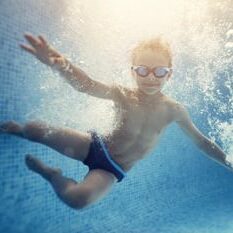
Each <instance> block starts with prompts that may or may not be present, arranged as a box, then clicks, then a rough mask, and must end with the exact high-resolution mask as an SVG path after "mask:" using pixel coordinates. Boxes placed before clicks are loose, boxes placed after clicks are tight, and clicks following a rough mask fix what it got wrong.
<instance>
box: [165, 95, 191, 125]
mask: <svg viewBox="0 0 233 233" xmlns="http://www.w3.org/2000/svg"><path fill="white" fill-rule="evenodd" d="M165 102H166V106H167V108H168V110H169V112H171V113H172V116H173V120H174V121H177V120H179V118H181V117H182V116H183V115H185V114H187V110H186V107H185V106H184V104H182V103H180V102H178V101H177V100H175V99H173V98H171V97H169V96H166V98H165Z"/></svg>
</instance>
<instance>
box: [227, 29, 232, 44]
mask: <svg viewBox="0 0 233 233" xmlns="http://www.w3.org/2000/svg"><path fill="white" fill-rule="evenodd" d="M226 38H227V40H232V41H233V29H230V30H228V31H227V33H226Z"/></svg>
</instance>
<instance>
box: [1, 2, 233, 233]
mask: <svg viewBox="0 0 233 233" xmlns="http://www.w3.org/2000/svg"><path fill="white" fill-rule="evenodd" d="M96 2H97V3H98V4H96V3H95V4H96V5H95V6H94V7H93V5H92V3H91V1H85V3H84V1H77V2H75V1H70V2H69V4H68V3H67V2H66V1H63V0H59V1H55V0H51V1H45V0H41V1H39V2H38V1H35V0H21V1H13V0H9V1H7V0H0V120H1V121H4V120H9V119H12V120H16V121H19V122H21V123H24V122H26V121H27V120H31V119H42V120H45V121H48V122H49V123H51V124H54V125H61V124H62V125H66V126H70V127H73V128H77V129H81V130H87V129H88V128H89V127H90V128H93V127H95V128H97V129H98V130H99V131H102V132H106V131H107V130H108V128H109V127H110V126H111V125H112V124H113V120H112V116H113V113H112V110H111V103H109V102H107V101H106V102H105V101H103V100H96V99H95V98H92V97H88V96H86V95H84V94H80V93H75V91H74V90H73V89H72V88H70V87H69V86H68V85H67V84H65V83H63V81H62V80H61V79H59V77H57V75H56V74H53V72H52V71H50V70H48V68H47V67H45V66H44V65H43V64H40V63H38V62H36V60H35V59H34V58H33V57H32V56H30V55H29V54H26V53H25V52H23V51H22V50H20V48H19V47H18V43H19V42H22V41H23V36H22V35H23V33H24V32H25V31H30V32H32V33H35V34H40V33H43V34H45V35H46V36H47V37H48V38H49V40H50V41H53V43H54V45H56V47H58V48H59V49H60V51H62V52H64V53H67V54H68V55H69V57H70V58H72V59H73V61H76V62H78V60H79V59H83V60H84V62H80V64H81V65H82V67H83V68H86V70H89V71H90V73H91V74H92V75H95V72H96V77H97V79H99V80H100V79H103V80H104V81H106V82H110V81H111V80H112V79H114V78H116V79H117V77H119V76H121V74H122V73H121V71H120V70H121V69H123V70H124V67H125V65H124V64H123V63H121V62H119V60H120V59H118V57H117V56H118V55H117V54H118V53H119V54H120V53H121V52H122V50H124V48H126V47H127V46H128V45H130V43H131V41H134V37H133V35H136V33H135V31H134V30H132V31H130V30H129V33H128V34H127V33H126V31H124V30H125V29H127V26H126V24H127V22H128V24H129V26H128V28H136V27H135V24H134V22H133V21H131V20H130V19H129V21H126V22H125V24H124V25H123V24H119V25H120V26H118V27H115V28H114V25H111V27H109V28H106V27H104V26H105V21H104V20H106V24H107V23H109V22H110V23H111V22H114V20H113V21H111V20H110V19H111V17H110V16H112V14H111V12H110V13H109V12H108V10H109V11H110V10H111V9H110V8H108V10H105V11H104V10H103V9H104V7H105V6H103V5H101V0H99V1H96ZM119 2H120V1H119ZM207 2H208V1H207ZM228 3H229V1H226V4H228ZM74 4H76V5H75V7H74ZM102 4H103V2H102ZM112 4H115V7H116V5H117V3H113V2H112ZM119 4H120V3H119ZM121 4H122V6H124V3H122V2H121ZM190 4H191V3H190ZM106 7H110V3H109V2H108V4H107V5H106ZM212 7H214V6H212ZM225 7H226V5H225ZM211 9H212V11H213V12H214V9H213V8H211ZM224 9H225V8H224ZM64 12H66V13H67V14H65V13H64ZM74 12H75V13H74ZM125 12H127V9H124V11H119V9H118V8H117V9H116V12H115V16H116V18H119V20H120V17H121V13H122V15H123V16H124V14H125ZM72 13H73V14H72ZM92 13H93V14H96V15H95V17H93V15H92ZM77 14H79V15H81V16H82V18H81V16H80V18H79V17H77ZM123 16H122V17H123ZM75 17H76V18H75ZM112 17H113V16H112ZM219 19H221V20H222V21H224V20H225V21H227V20H228V22H229V17H228V18H227V16H226V19H224V18H221V15H220V16H219ZM101 20H102V21H101ZM119 22H121V21H119ZM119 22H118V23H119ZM186 22H187V21H186ZM190 22H192V20H191V21H190ZM131 24H132V25H134V27H133V26H132V27H131ZM187 24H188V23H187ZM194 26H195V25H194ZM171 27H172V25H171ZM222 27H224V25H223V26H222ZM101 28H102V30H103V31H101ZM97 29H98V30H97ZM228 29H229V27H227V26H226V28H225V29H224V30H225V31H227V30H228ZM121 30H122V31H121ZM135 30H137V29H135ZM206 30H207V27H206ZM208 30H209V29H208ZM224 30H223V31H224ZM168 31H171V30H168ZM101 33H103V35H104V36H106V35H107V36H106V37H105V39H106V41H103V37H101V36H102V34H101ZM108 33H109V34H108ZM114 33H115V34H114ZM134 33H135V34H134ZM179 33H180V32H179ZM179 33H178V32H177V33H176V36H175V38H174V39H176V40H177V41H182V40H183V42H180V44H181V45H182V43H184V45H185V44H186V43H187V41H186V39H187V38H188V36H187V35H186V37H185V36H184V34H183V37H179ZM190 33H191V32H190ZM199 33H200V31H199ZM110 34H111V35H112V38H110V39H114V38H117V40H116V41H115V42H114V44H113V43H112V44H111V43H110V42H111V41H110V39H108V38H109V37H108V36H110ZM126 34H127V35H126ZM220 34H221V33H220ZM71 35H72V36H73V37H71ZM117 35H118V36H117ZM196 35H197V33H195V35H194V34H192V35H190V38H192V36H193V38H195V36H196ZM114 36H115V37H114ZM127 36H129V39H127V40H126V43H125V44H124V45H123V44H122V41H124V39H125V38H126V37H127ZM110 37H111V36H110ZM216 38H217V37H213V38H212V40H217V39H216ZM118 39H119V41H118ZM197 39H198V38H197ZM77 41H78V42H77ZM217 41H218V42H221V40H217ZM203 43H204V41H203ZM114 45H115V46H114ZM119 45H122V48H120V49H119ZM199 46H201V44H199ZM216 46H219V45H216ZM190 47H191V46H190ZM190 47H188V46H187V47H186V50H185V51H188V49H189V48H190ZM176 50H177V51H178V50H179V47H178V48H176ZM219 50H220V47H219ZM97 51H98V52H97ZM111 51H113V53H114V54H111ZM212 52H213V50H211V52H209V50H208V49H206V50H205V52H204V53H203V54H207V55H208V56H209V57H205V58H203V60H208V59H209V58H210V57H211V56H214V55H213V54H214V53H212ZM180 53H181V54H182V56H181V55H180V56H181V58H180V57H179V56H178V58H176V59H177V60H176V67H177V71H176V75H177V76H174V79H175V80H178V81H174V83H173V84H176V86H175V87H176V88H171V86H170V87H169V88H168V89H167V90H166V91H167V92H168V93H169V94H170V95H171V96H174V97H176V99H178V100H179V101H181V102H183V103H185V104H186V105H187V107H188V109H189V111H190V114H191V116H192V118H193V121H194V122H195V124H196V125H197V126H198V128H200V129H201V131H202V132H203V133H205V134H206V135H214V137H215V139H216V142H217V143H219V144H220V146H222V147H224V148H225V147H227V146H231V145H232V140H229V138H232V134H230V135H229V134H228V138H226V139H225V141H224V140H221V134H220V133H219V134H218V132H219V131H218V132H215V124H209V121H208V120H211V119H212V120H214V119H218V120H219V122H221V123H223V122H225V123H228V124H229V126H231V119H232V105H231V104H230V102H228V100H229V99H230V98H232V96H231V95H232V92H230V91H229V89H227V88H226V86H225V85H224V82H223V80H226V78H227V77H226V76H227V75H226V72H228V73H227V74H230V76H231V77H232V73H231V72H232V69H229V67H225V68H224V69H223V70H222V69H221V68H222V67H223V65H222V66H221V64H220V66H217V65H216V64H215V63H212V65H213V67H214V70H212V71H211V72H212V74H213V75H214V76H215V80H216V81H215V83H216V86H215V88H217V89H218V90H219V91H220V94H219V95H211V96H210V95H207V94H209V93H210V92H208V91H209V90H208V88H207V91H203V88H204V85H202V86H199V87H200V88H197V86H195V85H196V83H195V82H197V80H196V79H194V76H192V75H193V74H192V73H191V71H190V70H191V68H192V67H191V66H192V65H193V66H194V65H195V64H197V63H201V65H200V66H201V67H203V66H204V65H203V63H202V61H203V60H201V59H202V58H200V57H201V56H202V54H201V55H200V57H198V56H199V55H198V56H197V55H196V56H197V57H196V58H195V59H196V60H195V61H192V60H191V59H190V57H188V55H187V54H185V52H184V51H183V50H180ZM112 55H115V56H112ZM192 55H193V56H195V53H194V52H193V54H192ZM207 55H206V56H207ZM99 57H101V58H102V59H100V58H99ZM198 58H200V60H198ZM211 58H212V57H211ZM114 59H115V60H114ZM182 59H183V60H182ZM222 59H223V58H222ZM182 61H183V62H182ZM208 61H210V60H208ZM181 63H182V64H183V65H182V64H181ZM97 64H98V65H97ZM105 64H106V65H105ZM109 64H111V65H110V66H109ZM117 65H119V69H118V68H117V67H115V66H117ZM225 65H226V64H225ZM216 67H220V68H218V69H216ZM178 68H179V69H178ZM184 68H185V69H186V70H188V71H189V72H190V73H189V74H190V77H191V78H192V80H194V81H193V83H191V84H192V85H190V86H189V88H187V86H185V85H186V84H185V83H183V82H182V83H179V82H180V81H181V80H183V79H184V78H186V79H185V80H189V81H190V79H189V78H190V77H188V76H185V75H184V76H181V73H182V72H183V71H184V70H183V71H182V69H184ZM103 71H104V72H105V73H104V74H105V77H102V76H103V75H102V73H103ZM181 71H182V72H181ZM206 72H207V71H206ZM229 72H230V73H229ZM183 74H184V72H183ZM205 74H206V73H205ZM124 75H125V73H124V72H123V76H124ZM109 76H111V78H108V77H109ZM228 76H229V75H228ZM195 77H196V76H195ZM124 78H125V76H124ZM117 81H120V82H122V83H125V82H126V81H125V79H123V77H122V78H119V79H118V80H117ZM186 83H187V81H186ZM126 84H128V83H126ZM177 84H179V85H177ZM129 85H130V84H129ZM230 85H232V82H230ZM231 87H232V86H231ZM194 88H195V89H194ZM181 90H182V91H181ZM207 92H208V93H207ZM206 93H207V94H206ZM187 94H188V95H187ZM186 95H187V96H186ZM210 97H211V98H212V97H213V100H212V101H210V100H211V98H210ZM206 101H208V102H206ZM218 101H219V102H218ZM207 103H208V104H207ZM192 104H193V105H192ZM224 104H225V105H224ZM221 106H222V107H223V106H226V107H227V108H228V110H227V111H226V112H224V111H220V110H219V109H220V107H221ZM100 109H101V110H100ZM218 111H219V114H217V112H218ZM108 119H109V120H108ZM225 131H226V128H225ZM222 135H224V134H222ZM227 140H229V142H228V141H227ZM226 141H227V142H226ZM225 142H226V143H225ZM229 143H231V145H229ZM27 153H32V154H35V155H37V156H38V157H39V158H40V159H42V160H43V161H45V162H46V163H48V164H50V165H51V166H54V167H60V168H62V170H63V173H64V174H65V175H66V176H69V177H72V178H74V179H76V180H82V178H83V177H84V175H85V173H86V172H87V167H85V166H84V165H83V164H81V163H78V162H76V161H74V160H70V159H68V158H65V157H62V156H61V155H60V154H59V153H57V152H55V151H53V150H52V149H50V148H47V147H45V146H43V145H40V144H36V143H32V142H29V141H26V140H23V139H19V138H16V137H14V136H9V135H0V180H1V183H0V190H1V195H0V201H1V205H0V232H4V233H25V232H26V233H27V232H33V233H37V232H38V233H39V232H43V233H51V232H56V233H71V232H72V233H73V232H74V233H81V232H82V233H89V232H90V233H99V232H111V233H113V232H114V233H118V232H122V233H137V232H145V233H219V232H221V233H232V232H233V185H232V183H233V182H232V181H233V173H231V172H230V171H229V170H227V169H225V168H224V167H222V166H220V165H219V164H217V163H215V162H214V161H212V160H210V159H209V158H208V157H206V156H204V154H203V153H202V152H200V151H199V150H198V148H197V147H195V146H194V145H193V144H192V143H191V141H190V139H188V138H187V137H186V136H185V135H184V133H183V132H182V131H181V130H180V129H179V128H178V126H177V125H175V124H172V125H170V126H169V128H167V130H166V132H165V134H164V135H163V137H162V139H161V141H160V143H159V145H158V147H157V149H156V150H155V151H154V152H153V154H152V155H150V156H148V157H147V158H145V159H144V160H143V161H140V162H139V163H138V164H137V165H136V166H135V167H134V168H133V169H132V170H131V171H130V172H129V173H128V177H127V178H125V179H124V181H123V182H121V183H117V184H116V185H115V186H114V187H113V189H112V191H111V192H110V193H109V194H108V196H106V197H105V198H104V199H102V200H101V201H100V202H98V203H96V204H94V205H92V206H90V207H88V208H86V209H83V210H79V211H75V210H72V209H70V208H69V207H67V206H66V205H64V204H63V203H62V202H61V201H60V200H59V199H58V198H57V197H56V195H55V194H54V192H53V191H52V188H51V187H50V186H49V184H48V183H46V182H45V181H44V180H43V179H41V177H39V176H38V175H36V174H34V173H32V172H30V171H29V170H27V168H26V166H25V164H24V156H25V154H27Z"/></svg>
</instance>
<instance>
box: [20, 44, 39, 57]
mask: <svg viewBox="0 0 233 233" xmlns="http://www.w3.org/2000/svg"><path fill="white" fill-rule="evenodd" d="M20 47H21V48H23V49H24V50H26V51H28V52H29V53H31V54H33V55H35V54H36V50H35V49H33V48H32V47H30V46H28V45H24V44H20Z"/></svg>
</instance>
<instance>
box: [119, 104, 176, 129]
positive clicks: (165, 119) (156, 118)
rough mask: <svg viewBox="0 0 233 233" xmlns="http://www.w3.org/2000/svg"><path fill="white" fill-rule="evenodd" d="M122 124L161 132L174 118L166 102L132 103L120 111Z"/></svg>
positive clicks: (122, 107)
mask: <svg viewBox="0 0 233 233" xmlns="http://www.w3.org/2000/svg"><path fill="white" fill-rule="evenodd" d="M118 112H119V114H120V115H121V116H119V117H120V118H121V121H122V124H124V126H125V127H127V128H134V130H142V129H144V130H147V132H148V131H151V132H155V131H156V132H158V133H159V132H160V131H161V130H162V129H163V128H164V127H165V126H166V125H167V124H168V123H169V122H171V120H172V116H171V113H170V112H169V109H168V107H167V106H166V105H164V104H156V103H154V104H145V103H144V104H140V103H130V104H127V105H125V106H121V108H120V111H118Z"/></svg>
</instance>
